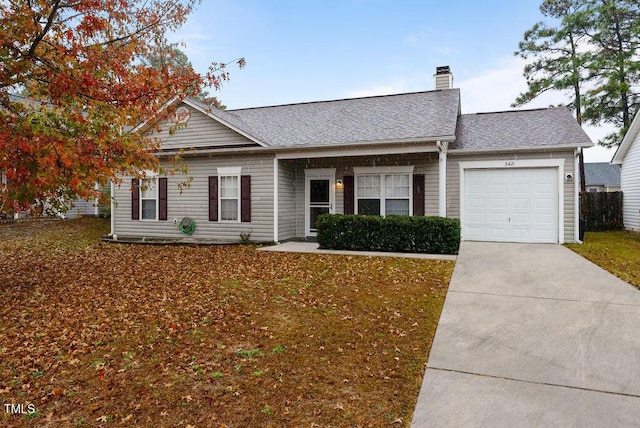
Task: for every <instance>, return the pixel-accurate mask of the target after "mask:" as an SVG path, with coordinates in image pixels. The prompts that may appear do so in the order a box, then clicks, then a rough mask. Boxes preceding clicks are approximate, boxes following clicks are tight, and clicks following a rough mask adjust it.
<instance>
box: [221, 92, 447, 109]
mask: <svg viewBox="0 0 640 428" xmlns="http://www.w3.org/2000/svg"><path fill="white" fill-rule="evenodd" d="M445 91H460V89H459V88H451V89H432V90H429V91H414V92H402V93H399V94H384V95H367V96H364V97H353V98H336V99H333V100H319V101H303V102H299V103H286V104H274V105H268V106H256V107H242V108H235V109H228V110H225V111H227V112H235V111H242V110H256V109H265V108H275V107H289V106H299V105H307V104H322V103H334V102H340V101H352V100H365V99H372V98H385V97H388V98H390V97H398V96H403V95H416V94H427V93H431V92H434V93H435V92H445Z"/></svg>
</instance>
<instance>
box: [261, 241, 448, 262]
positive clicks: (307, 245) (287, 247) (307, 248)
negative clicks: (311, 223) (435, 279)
mask: <svg viewBox="0 0 640 428" xmlns="http://www.w3.org/2000/svg"><path fill="white" fill-rule="evenodd" d="M318 247H319V245H318V243H317V242H299V241H288V242H284V243H282V244H278V245H271V246H269V247H262V248H260V249H259V251H281V252H285V253H313V254H342V255H350V256H372V257H406V258H410V259H433V260H456V257H457V256H450V255H447V254H420V253H387V252H382V251H347V250H321V249H320V248H318Z"/></svg>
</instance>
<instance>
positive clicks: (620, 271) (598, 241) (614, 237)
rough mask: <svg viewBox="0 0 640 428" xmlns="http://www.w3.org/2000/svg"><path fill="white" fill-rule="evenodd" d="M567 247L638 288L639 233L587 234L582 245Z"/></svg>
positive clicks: (639, 274) (639, 269)
mask: <svg viewBox="0 0 640 428" xmlns="http://www.w3.org/2000/svg"><path fill="white" fill-rule="evenodd" d="M567 247H568V248H570V249H572V250H573V251H575V252H576V253H578V254H580V255H581V256H583V257H585V258H586V259H588V260H590V261H592V262H593V263H595V264H597V265H598V266H600V267H601V268H603V269H605V270H607V271H609V272H611V273H612V274H614V275H616V276H617V277H619V278H621V279H623V280H624V281H627V282H628V283H630V284H633V285H635V286H636V287H638V288H640V233H637V232H631V231H626V230H616V231H608V232H587V233H586V234H585V238H584V244H582V245H580V244H567Z"/></svg>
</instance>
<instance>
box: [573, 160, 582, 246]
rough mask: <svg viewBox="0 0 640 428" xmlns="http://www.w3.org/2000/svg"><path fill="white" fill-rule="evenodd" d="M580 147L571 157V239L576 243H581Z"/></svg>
mask: <svg viewBox="0 0 640 428" xmlns="http://www.w3.org/2000/svg"><path fill="white" fill-rule="evenodd" d="M581 151H582V148H580V147H578V148H576V151H575V155H574V159H573V170H574V171H573V176H574V177H575V180H573V193H574V195H573V239H574V240H575V242H577V243H578V244H582V241H581V240H580V189H581V187H580V186H581V184H580V152H581Z"/></svg>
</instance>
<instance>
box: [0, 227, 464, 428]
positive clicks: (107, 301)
mask: <svg viewBox="0 0 640 428" xmlns="http://www.w3.org/2000/svg"><path fill="white" fill-rule="evenodd" d="M107 229H108V222H105V221H101V220H96V219H90V220H89V219H83V220H80V221H64V222H62V221H59V222H42V223H20V224H5V225H0V293H1V295H2V306H1V307H0V403H2V404H4V403H10V404H12V405H13V407H11V408H10V411H8V412H7V411H5V409H2V411H0V425H3V426H24V425H27V426H29V425H33V426H52V427H53V426H56V427H57V426H141V425H144V426H146V425H155V426H158V427H165V426H166V427H174V426H184V427H187V426H189V425H191V426H194V427H201V426H226V427H249V426H274V427H275V426H296V425H298V426H340V427H343V426H386V425H392V426H408V425H409V424H410V421H411V417H412V414H413V410H414V406H415V403H416V399H417V395H418V391H419V388H420V384H421V381H422V375H423V372H424V368H425V363H426V361H427V356H428V352H429V349H430V347H431V342H432V339H433V335H434V332H435V328H436V324H437V321H438V318H439V315H440V311H441V308H442V304H443V301H444V297H445V294H446V290H447V286H448V283H449V279H450V276H451V273H452V271H453V266H454V263H453V262H447V261H436V260H415V259H400V258H382V257H380V258H369V257H359V256H337V255H311V254H286V253H268V252H259V251H256V250H255V249H254V248H252V247H246V246H224V247H217V246H214V247H211V246H207V247H196V246H140V245H138V246H136V245H124V244H121V245H115V244H108V243H100V242H99V237H100V235H101V234H103V233H105V231H106V230H107ZM18 405H22V408H21V409H22V411H24V412H27V411H30V410H35V412H33V411H32V412H30V413H28V414H12V412H13V413H16V411H17V410H18V407H17V406H18ZM28 405H32V407H28ZM314 424H315V425H314Z"/></svg>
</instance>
